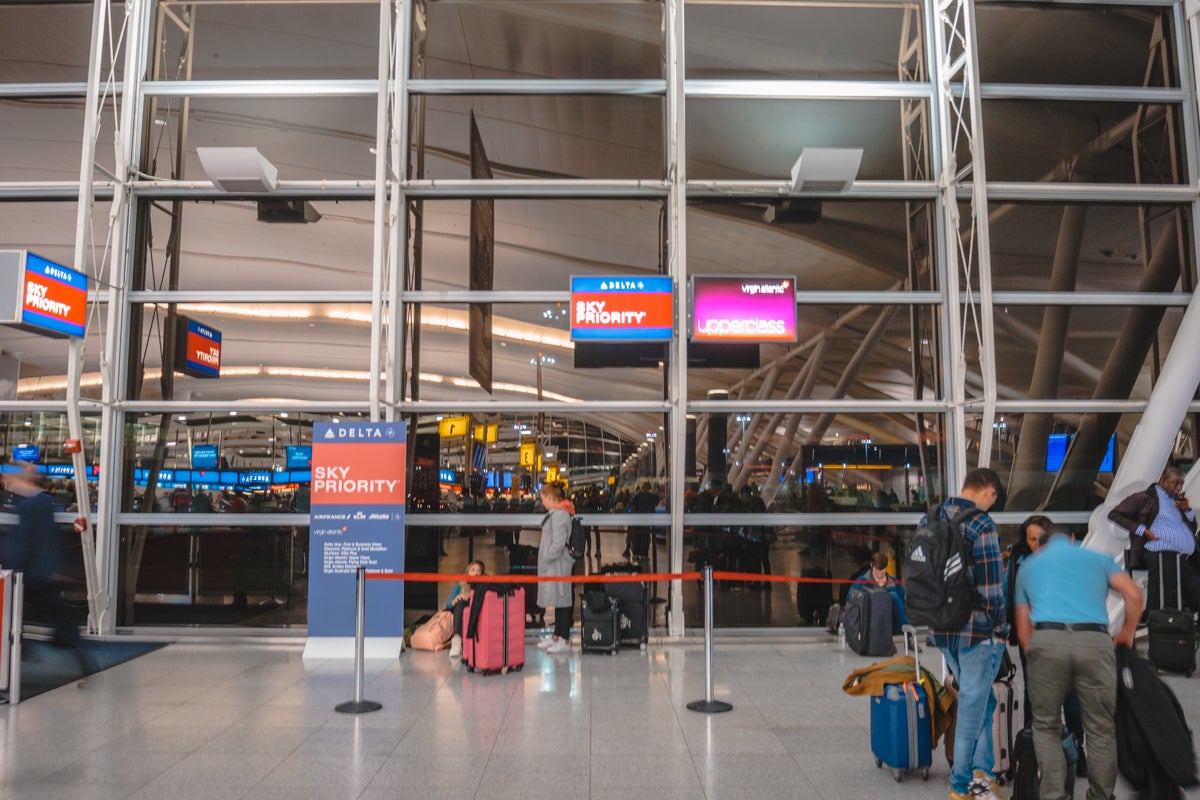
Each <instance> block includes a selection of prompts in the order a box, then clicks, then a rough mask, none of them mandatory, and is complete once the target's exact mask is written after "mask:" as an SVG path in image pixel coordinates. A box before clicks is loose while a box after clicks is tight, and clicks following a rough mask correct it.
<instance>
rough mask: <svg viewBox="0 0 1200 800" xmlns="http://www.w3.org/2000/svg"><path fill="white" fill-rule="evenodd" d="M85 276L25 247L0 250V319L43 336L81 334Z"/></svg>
mask: <svg viewBox="0 0 1200 800" xmlns="http://www.w3.org/2000/svg"><path fill="white" fill-rule="evenodd" d="M87 293H88V277H87V275H84V274H83V273H82V272H76V271H75V270H73V269H70V268H69V267H64V266H63V265H62V264H56V263H54V262H53V261H50V260H49V259H45V258H42V257H41V256H39V255H37V254H36V253H31V252H29V251H28V250H5V251H0V322H6V323H10V324H14V325H17V326H18V327H21V328H24V329H25V330H29V331H33V332H34V333H41V334H45V335H47V336H54V337H60V338H61V337H64V336H83V332H84V328H85V326H86V322H87Z"/></svg>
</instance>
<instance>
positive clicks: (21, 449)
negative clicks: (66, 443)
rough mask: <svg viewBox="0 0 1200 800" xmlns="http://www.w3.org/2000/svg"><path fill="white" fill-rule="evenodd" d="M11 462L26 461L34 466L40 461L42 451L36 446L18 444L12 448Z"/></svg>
mask: <svg viewBox="0 0 1200 800" xmlns="http://www.w3.org/2000/svg"><path fill="white" fill-rule="evenodd" d="M12 456H13V461H28V462H29V463H30V464H36V463H37V462H38V461H40V460H41V459H42V449H41V448H40V447H38V446H37V445H36V444H19V445H17V446H16V447H14V448H13V451H12Z"/></svg>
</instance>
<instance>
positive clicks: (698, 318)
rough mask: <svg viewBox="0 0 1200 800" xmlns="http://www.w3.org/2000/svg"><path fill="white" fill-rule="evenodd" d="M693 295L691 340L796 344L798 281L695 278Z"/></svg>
mask: <svg viewBox="0 0 1200 800" xmlns="http://www.w3.org/2000/svg"><path fill="white" fill-rule="evenodd" d="M690 294H691V320H692V321H691V333H692V341H697V342H794V341H796V280H795V278H792V277H790V276H778V275H776V276H758V277H749V278H739V277H733V276H718V275H696V276H693V277H692V280H691V292H690Z"/></svg>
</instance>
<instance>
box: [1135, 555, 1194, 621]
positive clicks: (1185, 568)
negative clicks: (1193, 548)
mask: <svg viewBox="0 0 1200 800" xmlns="http://www.w3.org/2000/svg"><path fill="white" fill-rule="evenodd" d="M1176 556H1178V561H1176ZM1145 563H1146V567H1147V569H1149V570H1150V577H1149V582H1148V585H1147V587H1146V608H1147V609H1156V608H1178V607H1179V602H1178V599H1177V597H1176V588H1177V586H1178V584H1177V583H1176V578H1175V565H1176V563H1178V564H1179V565H1180V568H1181V569H1180V572H1181V575H1180V583H1182V585H1183V607H1184V608H1187V609H1190V610H1192V611H1200V574H1197V572H1196V567H1195V566H1194V565H1193V564H1192V562H1191V560H1190V559H1189V558H1188V557H1187V556H1185V555H1179V554H1177V553H1176V552H1175V551H1173V550H1163V551H1161V552H1157V553H1156V552H1151V551H1149V550H1147V551H1146V562H1145ZM1160 574H1161V575H1162V582H1163V593H1164V594H1165V595H1166V598H1165V602H1164V599H1163V598H1160V597H1159V596H1158V579H1159V575H1160Z"/></svg>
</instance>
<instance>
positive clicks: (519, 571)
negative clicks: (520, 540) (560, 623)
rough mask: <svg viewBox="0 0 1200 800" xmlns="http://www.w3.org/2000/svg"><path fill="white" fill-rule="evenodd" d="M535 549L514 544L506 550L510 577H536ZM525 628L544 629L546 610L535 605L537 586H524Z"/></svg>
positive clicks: (525, 545)
mask: <svg viewBox="0 0 1200 800" xmlns="http://www.w3.org/2000/svg"><path fill="white" fill-rule="evenodd" d="M537 559H538V553H537V548H536V547H533V546H531V545H527V544H514V545H510V546H509V548H508V572H509V574H511V575H537ZM525 627H526V628H544V627H546V609H544V608H542V607H541V606H539V605H538V604H537V584H527V585H525Z"/></svg>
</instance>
